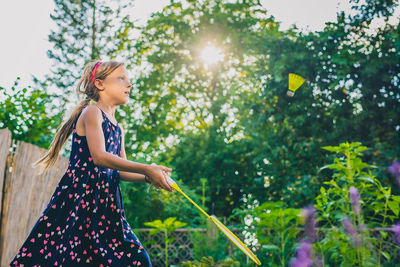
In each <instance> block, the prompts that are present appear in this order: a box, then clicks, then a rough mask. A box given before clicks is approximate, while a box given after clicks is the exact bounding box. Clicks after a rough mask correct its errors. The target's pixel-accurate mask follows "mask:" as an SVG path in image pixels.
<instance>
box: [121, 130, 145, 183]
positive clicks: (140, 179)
mask: <svg viewBox="0 0 400 267" xmlns="http://www.w3.org/2000/svg"><path fill="white" fill-rule="evenodd" d="M119 127H120V128H121V132H122V134H121V158H123V159H126V154H125V132H124V129H123V128H122V127H121V125H120V126H119ZM144 177H145V175H144V174H140V173H134V172H124V171H120V172H119V178H120V180H122V181H126V182H136V183H146V180H145V179H144Z"/></svg>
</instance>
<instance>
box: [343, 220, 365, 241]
mask: <svg viewBox="0 0 400 267" xmlns="http://www.w3.org/2000/svg"><path fill="white" fill-rule="evenodd" d="M342 223H343V227H344V229H345V230H346V233H347V234H348V235H349V236H350V237H351V239H352V240H353V245H354V246H355V247H360V246H361V240H360V237H359V235H358V234H357V232H356V230H355V229H354V226H353V223H352V222H351V221H350V220H349V219H348V218H344V219H343V220H342Z"/></svg>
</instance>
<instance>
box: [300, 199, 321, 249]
mask: <svg viewBox="0 0 400 267" xmlns="http://www.w3.org/2000/svg"><path fill="white" fill-rule="evenodd" d="M301 217H302V219H303V222H304V233H305V235H306V237H308V238H309V239H310V241H311V242H314V241H315V240H316V238H317V229H316V228H315V208H314V207H313V206H308V207H305V208H304V209H302V210H301Z"/></svg>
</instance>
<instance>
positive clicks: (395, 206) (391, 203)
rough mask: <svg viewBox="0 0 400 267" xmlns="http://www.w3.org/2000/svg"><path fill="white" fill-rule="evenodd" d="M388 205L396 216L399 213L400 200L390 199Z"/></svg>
mask: <svg viewBox="0 0 400 267" xmlns="http://www.w3.org/2000/svg"><path fill="white" fill-rule="evenodd" d="M388 206H389V208H390V209H391V210H392V211H393V213H394V214H395V215H396V216H398V215H399V203H398V202H394V201H389V202H388Z"/></svg>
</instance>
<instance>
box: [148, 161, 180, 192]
mask: <svg viewBox="0 0 400 267" xmlns="http://www.w3.org/2000/svg"><path fill="white" fill-rule="evenodd" d="M170 171H172V169H171V168H168V167H165V166H162V165H157V164H155V163H152V164H151V165H149V166H148V168H147V173H146V175H147V177H149V179H150V181H151V183H152V184H153V185H154V186H155V187H156V188H163V189H165V190H167V191H169V192H172V191H174V189H173V188H172V187H171V186H170V185H169V184H168V182H167V174H166V172H170Z"/></svg>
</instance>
